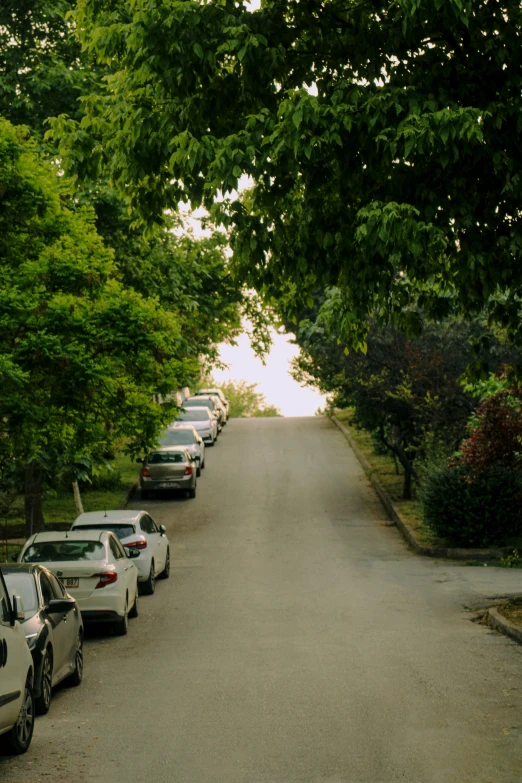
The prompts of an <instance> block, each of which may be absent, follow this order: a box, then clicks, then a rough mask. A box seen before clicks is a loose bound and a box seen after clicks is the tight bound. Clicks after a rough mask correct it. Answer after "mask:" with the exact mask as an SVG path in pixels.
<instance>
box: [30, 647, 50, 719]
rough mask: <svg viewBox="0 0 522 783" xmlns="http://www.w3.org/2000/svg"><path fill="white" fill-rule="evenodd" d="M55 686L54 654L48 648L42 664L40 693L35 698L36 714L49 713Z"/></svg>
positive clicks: (44, 653)
mask: <svg viewBox="0 0 522 783" xmlns="http://www.w3.org/2000/svg"><path fill="white" fill-rule="evenodd" d="M52 688H53V654H52V652H51V651H50V650H49V648H46V649H45V650H44V652H43V655H42V663H41V666H40V687H39V691H40V695H39V696H38V698H36V699H35V700H34V709H35V713H36V715H47V713H48V712H49V708H50V706H51V696H52Z"/></svg>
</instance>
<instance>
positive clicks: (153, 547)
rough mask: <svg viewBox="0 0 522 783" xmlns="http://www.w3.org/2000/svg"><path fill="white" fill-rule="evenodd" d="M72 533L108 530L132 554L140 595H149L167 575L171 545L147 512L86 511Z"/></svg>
mask: <svg viewBox="0 0 522 783" xmlns="http://www.w3.org/2000/svg"><path fill="white" fill-rule="evenodd" d="M71 530H110V531H112V532H113V533H114V535H115V536H117V537H118V538H119V540H120V542H121V543H122V544H123V546H124V547H125V548H126V549H129V550H134V551H136V552H137V553H138V554H137V555H136V556H135V557H136V559H135V560H134V565H135V566H136V568H137V569H138V582H139V586H140V592H141V593H144V594H145V595H152V593H153V592H154V590H155V589H156V578H157V577H159V578H160V579H168V578H169V575H170V545H169V539H168V538H167V533H166V530H165V526H164V525H157V524H156V523H155V522H154V520H153V519H152V517H151V516H150V514H148V513H147V512H146V511H132V510H131V511H89V512H87V513H85V514H80V516H79V517H77V518H76V519H75V520H74V522H73V524H72V528H71Z"/></svg>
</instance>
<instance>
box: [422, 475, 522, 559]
mask: <svg viewBox="0 0 522 783" xmlns="http://www.w3.org/2000/svg"><path fill="white" fill-rule="evenodd" d="M421 500H422V505H423V510H424V521H425V523H426V525H427V526H428V527H429V528H430V529H431V530H432V531H433V532H434V533H435V534H436V535H437V536H440V537H442V538H445V539H446V540H447V541H448V542H449V543H451V544H454V545H457V546H489V545H491V544H495V545H500V544H504V543H506V542H509V541H510V540H513V538H514V537H516V536H518V535H521V534H522V481H521V479H520V477H519V476H518V475H516V474H514V473H513V472H511V471H508V470H505V469H502V468H498V467H497V468H491V469H489V470H485V471H483V472H482V473H481V474H480V475H478V476H473V477H471V476H470V474H469V471H468V470H467V469H466V467H465V466H462V465H452V466H450V467H445V468H438V469H435V470H434V471H433V472H432V473H431V474H430V475H429V476H427V477H426V481H425V484H424V486H423V489H422V493H421Z"/></svg>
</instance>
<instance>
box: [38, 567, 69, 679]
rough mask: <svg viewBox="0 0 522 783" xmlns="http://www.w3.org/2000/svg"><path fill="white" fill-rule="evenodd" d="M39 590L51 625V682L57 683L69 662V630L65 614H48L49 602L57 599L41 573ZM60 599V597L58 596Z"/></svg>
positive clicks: (47, 577) (45, 576) (50, 585)
mask: <svg viewBox="0 0 522 783" xmlns="http://www.w3.org/2000/svg"><path fill="white" fill-rule="evenodd" d="M38 579H39V583H40V590H41V593H42V599H43V605H44V611H45V614H46V617H47V619H48V620H49V623H50V625H51V629H52V631H51V642H52V646H53V681H58V680H59V679H60V677H61V676H62V674H63V671H64V669H65V667H66V665H67V663H68V662H69V648H70V643H69V635H70V634H69V628H70V623H68V617H67V614H64V613H63V612H50V611H49V610H48V607H49V602H50V601H52V600H53V598H58V597H59V596H57V595H56V594H55V591H54V589H53V586H52V584H51V580H50V578H49V576H48V575H47V574H46V573H45V572H44V571H41V572H40V574H39V576H38ZM60 597H62V596H60Z"/></svg>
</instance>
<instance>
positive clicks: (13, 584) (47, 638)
mask: <svg viewBox="0 0 522 783" xmlns="http://www.w3.org/2000/svg"><path fill="white" fill-rule="evenodd" d="M3 572H4V578H5V583H6V585H7V589H8V591H9V595H10V597H11V600H13V598H14V596H17V595H19V596H20V597H21V598H22V601H23V606H24V616H23V617H21V619H20V622H21V625H22V628H23V630H24V632H25V638H26V639H27V644H28V645H29V649H30V651H31V655H32V656H33V663H34V672H35V675H34V697H35V707H36V714H37V715H44V714H45V713H46V712H49V707H50V706H51V693H52V689H53V687H54V686H55V685H57V684H58V683H59V682H61V681H62V680H66V682H67V684H70V685H79V684H80V683H81V681H82V677H83V622H82V616H81V612H80V610H79V609H78V605H77V603H76V601H75V599H74V598H71V596H70V595H68V594H67V593H66V592H65V590H64V589H63V586H62V584H61V582H60V581H59V580H58V579H57V578H56V577H55V576H54V574H52V573H51V572H50V571H48V570H47V569H46V568H44V567H43V566H40V565H32V564H27V565H25V564H22V563H19V564H17V565H7V566H4V568H3Z"/></svg>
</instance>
